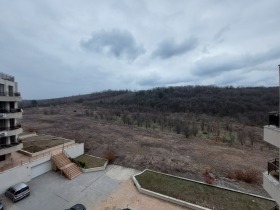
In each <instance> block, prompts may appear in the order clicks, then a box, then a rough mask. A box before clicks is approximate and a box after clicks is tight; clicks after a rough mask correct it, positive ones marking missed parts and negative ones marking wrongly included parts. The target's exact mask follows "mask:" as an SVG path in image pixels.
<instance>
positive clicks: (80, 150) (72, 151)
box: [64, 143, 84, 158]
mask: <svg viewBox="0 0 280 210" xmlns="http://www.w3.org/2000/svg"><path fill="white" fill-rule="evenodd" d="M64 152H65V153H66V154H67V155H68V156H69V157H71V158H76V157H78V156H80V155H82V154H84V143H81V144H76V145H75V146H73V147H70V148H67V149H65V150H64Z"/></svg>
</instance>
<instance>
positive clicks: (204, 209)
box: [132, 169, 274, 210]
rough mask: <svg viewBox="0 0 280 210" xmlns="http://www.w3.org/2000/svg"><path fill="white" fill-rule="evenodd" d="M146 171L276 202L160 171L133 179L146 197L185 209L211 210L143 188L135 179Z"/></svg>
mask: <svg viewBox="0 0 280 210" xmlns="http://www.w3.org/2000/svg"><path fill="white" fill-rule="evenodd" d="M145 171H152V172H155V173H158V174H163V175H167V176H170V177H175V178H178V179H183V180H186V181H190V182H194V183H198V184H203V185H208V186H211V187H216V188H220V189H223V190H228V191H232V192H237V193H240V194H245V195H250V196H254V197H257V198H262V199H266V200H270V201H274V200H273V199H270V198H267V197H263V196H260V195H255V194H250V193H244V192H241V191H239V190H233V189H229V188H226V187H221V186H213V185H209V184H205V183H203V182H199V181H195V180H192V179H187V178H183V177H179V176H174V175H171V174H166V173H162V172H158V171H153V170H150V169H145V170H144V171H142V172H140V173H138V174H136V175H134V176H133V177H132V180H133V182H134V184H135V186H136V187H137V189H138V190H139V192H141V193H143V194H146V195H149V196H153V197H156V198H159V199H163V200H166V201H169V202H172V203H176V204H178V205H181V206H185V207H188V208H190V209H194V210H210V209H208V208H205V207H202V206H198V205H195V204H192V203H189V202H185V201H182V200H178V199H175V198H173V197H169V196H166V195H163V194H160V193H156V192H153V191H150V190H147V189H144V188H142V187H141V185H140V184H139V182H138V181H137V179H136V178H135V176H137V175H140V174H142V173H144V172H145Z"/></svg>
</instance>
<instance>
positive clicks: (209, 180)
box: [203, 169, 215, 184]
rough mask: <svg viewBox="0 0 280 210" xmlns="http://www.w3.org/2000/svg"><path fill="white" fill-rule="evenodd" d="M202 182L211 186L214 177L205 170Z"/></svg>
mask: <svg viewBox="0 0 280 210" xmlns="http://www.w3.org/2000/svg"><path fill="white" fill-rule="evenodd" d="M203 178H204V182H205V183H207V184H213V183H214V182H215V177H214V175H213V174H212V173H210V172H209V169H205V171H204V173H203Z"/></svg>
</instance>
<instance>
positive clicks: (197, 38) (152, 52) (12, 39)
mask: <svg viewBox="0 0 280 210" xmlns="http://www.w3.org/2000/svg"><path fill="white" fill-rule="evenodd" d="M279 8H280V1H279V0H235V1H233V0H211V1H210V0H176V1H175V0H174V1H171V0H147V1H144V0H143V1H142V0H126V1H125V0H124V1H123V0H110V1H109V0H108V1H106V0H100V1H96V0H83V1H77V0H75V1H74V0H59V1H58V0H47V1H45V0H24V1H22V0H13V1H11V0H0V72H4V73H8V74H11V75H14V76H15V77H16V80H17V81H18V83H19V88H20V92H21V94H22V96H23V98H24V99H42V98H54V97H62V96H71V95H77V94H84V93H92V92H96V91H102V90H107V89H113V90H118V89H130V90H139V89H148V88H153V87H162V86H178V85H217V86H228V85H233V86H276V85H278V81H279V80H278V71H277V70H278V64H280V12H279Z"/></svg>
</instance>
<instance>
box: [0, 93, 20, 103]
mask: <svg viewBox="0 0 280 210" xmlns="http://www.w3.org/2000/svg"><path fill="white" fill-rule="evenodd" d="M0 100H1V101H21V97H20V93H18V92H0Z"/></svg>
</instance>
